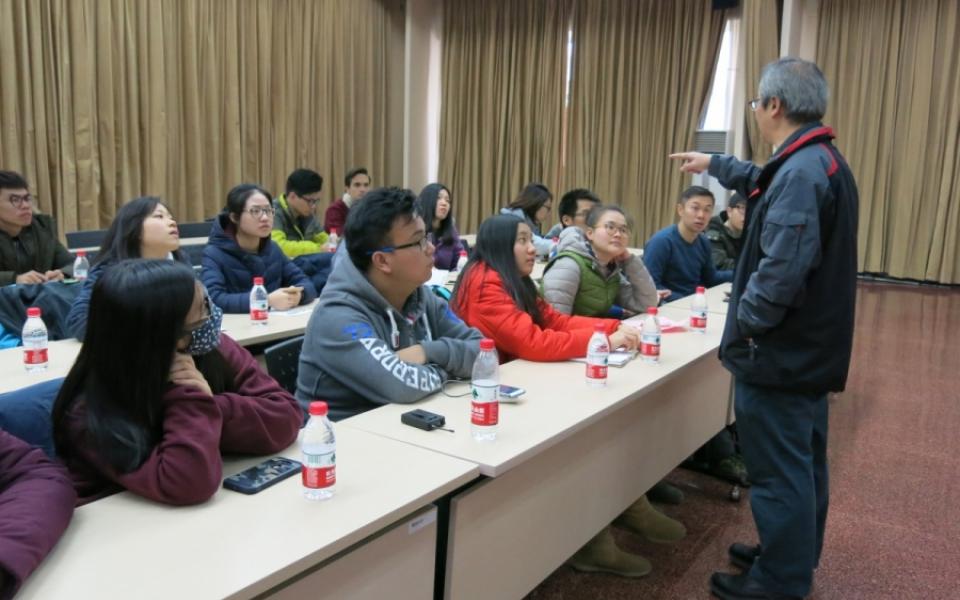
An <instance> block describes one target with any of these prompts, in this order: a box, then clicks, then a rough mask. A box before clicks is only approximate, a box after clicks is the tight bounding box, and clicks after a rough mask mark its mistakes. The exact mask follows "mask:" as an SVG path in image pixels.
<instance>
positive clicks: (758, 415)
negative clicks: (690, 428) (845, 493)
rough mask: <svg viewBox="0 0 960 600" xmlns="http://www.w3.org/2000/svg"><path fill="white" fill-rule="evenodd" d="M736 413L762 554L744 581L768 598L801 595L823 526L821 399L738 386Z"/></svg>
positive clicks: (824, 479) (825, 498) (823, 408)
mask: <svg viewBox="0 0 960 600" xmlns="http://www.w3.org/2000/svg"><path fill="white" fill-rule="evenodd" d="M735 409H736V414H737V428H738V431H739V433H740V449H741V451H742V453H743V460H744V463H745V464H746V466H747V471H748V472H749V473H750V481H751V483H752V487H751V488H750V507H751V508H752V509H753V519H754V521H755V522H756V524H757V532H758V534H759V535H760V544H761V546H762V547H763V551H762V553H761V554H760V557H759V558H758V559H757V561H756V562H755V563H754V565H753V568H752V569H751V570H750V577H751V578H752V579H754V580H756V581H757V582H759V583H760V584H761V585H763V586H764V587H765V588H766V589H767V590H768V591H771V592H777V593H780V594H787V595H791V596H801V597H802V596H806V595H808V594H809V593H810V587H811V584H812V583H813V569H814V568H816V566H817V565H818V564H819V562H820V551H821V549H822V548H823V530H824V525H825V524H826V519H827V505H828V498H829V491H828V483H827V421H828V418H827V395H826V394H807V393H796V392H788V391H784V390H773V389H769V388H762V387H757V386H753V385H750V384H747V383H742V382H740V381H737V382H736V401H735Z"/></svg>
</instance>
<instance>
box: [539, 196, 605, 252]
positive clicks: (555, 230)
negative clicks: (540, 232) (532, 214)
mask: <svg viewBox="0 0 960 600" xmlns="http://www.w3.org/2000/svg"><path fill="white" fill-rule="evenodd" d="M598 204H600V198H598V197H597V195H596V194H594V193H593V192H591V191H590V190H588V189H584V188H577V189H574V190H570V191H569V192H567V193H566V194H564V195H563V197H562V198H560V208H559V209H558V212H559V213H560V222H559V223H557V224H556V225H554V226H553V227H551V228H550V231H548V232H547V235H545V236H544V237H545V238H547V239H550V240H552V239H554V238H557V237H560V232H561V231H563V230H564V229H566V228H567V227H579V228H580V229H585V228H586V223H587V213H589V212H590V209H592V208H593V207H594V206H597V205H598Z"/></svg>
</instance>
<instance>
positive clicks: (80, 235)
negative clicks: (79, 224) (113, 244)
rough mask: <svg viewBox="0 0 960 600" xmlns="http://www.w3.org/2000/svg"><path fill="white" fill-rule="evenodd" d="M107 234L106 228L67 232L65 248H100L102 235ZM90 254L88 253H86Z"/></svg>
mask: <svg viewBox="0 0 960 600" xmlns="http://www.w3.org/2000/svg"><path fill="white" fill-rule="evenodd" d="M106 235H107V230H106V229H89V230H87V231H74V232H71V233H68V234H67V249H69V250H74V249H76V248H100V245H101V244H102V243H103V238H104V236H106ZM87 256H88V257H89V256H90V253H89V252H88V253H87Z"/></svg>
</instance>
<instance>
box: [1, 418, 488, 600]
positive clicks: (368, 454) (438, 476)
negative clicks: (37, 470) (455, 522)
mask: <svg viewBox="0 0 960 600" xmlns="http://www.w3.org/2000/svg"><path fill="white" fill-rule="evenodd" d="M337 443H338V447H337V459H338V461H337V462H338V464H337V485H338V488H337V491H336V495H335V496H334V498H332V499H331V500H328V501H324V502H310V501H308V500H305V499H304V498H303V497H302V496H301V483H300V478H299V477H296V476H295V477H292V478H290V479H287V480H285V481H283V482H281V483H279V484H277V485H276V486H274V487H271V488H269V489H267V490H264V491H263V492H260V493H259V494H256V495H253V496H245V495H243V494H238V493H236V492H231V491H227V490H223V489H221V490H220V491H219V492H217V494H216V495H215V496H214V497H213V499H211V500H210V501H209V502H207V503H205V504H202V505H199V506H191V507H171V506H165V505H161V504H157V503H154V502H150V501H148V500H145V499H143V498H140V497H138V496H135V495H133V494H130V493H126V492H125V493H121V494H117V495H115V496H111V497H109V498H105V499H103V500H100V501H97V502H94V503H92V504H89V505H87V506H83V507H81V508H79V509H77V511H76V513H75V515H74V517H73V522H72V523H71V524H70V527H69V528H68V529H67V532H66V534H65V535H64V537H63V538H62V539H61V540H60V542H59V544H58V545H57V546H56V548H55V549H54V551H53V552H52V553H51V554H50V556H48V557H47V559H46V560H45V561H44V563H43V564H42V565H41V567H40V568H39V569H38V570H37V571H36V572H35V573H34V574H33V575H32V577H31V578H30V579H29V580H28V581H27V584H26V585H25V586H24V588H23V589H22V591H21V592H20V594H19V595H18V597H19V598H37V599H46V598H75V599H82V598H91V599H93V598H96V599H98V600H103V599H114V598H115V599H118V600H119V599H122V600H126V599H128V598H140V599H151V598H157V599H168V598H251V597H254V596H256V595H258V594H267V595H270V596H274V597H276V598H305V597H310V598H331V599H332V598H337V599H339V598H358V599H360V598H385V597H393V598H429V597H430V596H431V595H432V593H433V585H434V559H435V551H436V525H437V524H436V522H435V521H436V508H434V507H432V506H431V505H430V503H431V502H433V501H434V500H436V499H437V498H440V497H441V496H443V495H445V494H448V493H450V492H451V491H452V490H455V489H456V488H458V487H460V486H462V485H464V484H465V483H467V482H469V481H471V480H473V479H474V478H475V477H476V476H477V473H478V469H477V467H476V465H473V464H471V463H468V462H466V461H461V460H457V459H454V458H451V457H447V456H443V455H441V454H438V453H435V452H428V451H426V450H423V449H420V448H416V447H414V446H411V445H409V444H401V443H398V442H395V441H392V440H389V439H386V438H384V437H381V436H375V435H371V434H368V433H364V432H362V431H357V430H354V429H349V428H345V427H340V428H338V429H337ZM297 452H298V451H297V448H296V446H294V447H291V448H289V449H288V450H287V451H285V452H283V453H282V454H283V455H285V456H289V457H291V458H299V456H298V453H297ZM260 460H262V459H260V458H248V459H242V460H238V459H231V460H228V461H227V462H226V464H225V466H224V474H225V475H227V474H233V473H236V472H238V471H240V470H242V469H244V468H246V467H248V466H251V465H253V464H256V463H257V462H259V461H260ZM414 467H415V468H414Z"/></svg>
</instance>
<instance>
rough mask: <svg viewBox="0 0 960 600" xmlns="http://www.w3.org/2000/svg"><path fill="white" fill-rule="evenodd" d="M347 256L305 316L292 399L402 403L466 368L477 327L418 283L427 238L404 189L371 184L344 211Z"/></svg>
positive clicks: (341, 404)
mask: <svg viewBox="0 0 960 600" xmlns="http://www.w3.org/2000/svg"><path fill="white" fill-rule="evenodd" d="M344 243H346V244H347V252H348V256H347V257H345V258H344V260H342V261H340V263H338V264H337V267H336V268H335V269H334V270H333V273H332V274H331V275H330V281H328V282H327V287H325V288H324V289H323V293H322V294H321V295H320V303H319V306H318V307H317V310H315V311H314V312H313V315H312V316H311V317H310V322H309V323H308V324H307V331H306V335H305V337H304V340H303V351H302V352H301V354H300V370H299V376H298V378H297V400H299V401H300V403H301V405H302V406H303V407H304V408H306V406H307V404H308V403H309V402H310V401H311V400H314V399H317V398H320V399H323V400H326V401H327V403H328V404H329V407H330V415H331V418H333V419H343V418H346V417H349V416H353V415H356V414H359V413H361V412H364V411H366V410H370V409H371V408H376V407H377V406H380V405H382V404H386V403H390V402H393V403H398V404H408V403H410V402H416V401H417V400H419V399H421V398H423V397H425V396H429V395H430V394H432V393H434V392H437V391H439V390H440V388H441V386H442V385H443V382H444V381H445V380H446V379H449V378H452V377H460V378H469V377H470V372H471V370H472V368H473V361H474V359H475V358H476V356H477V353H479V351H480V338H481V336H480V332H478V331H477V330H476V329H471V328H469V327H467V326H466V325H464V324H463V322H462V321H461V320H460V319H458V318H457V317H456V316H455V315H454V314H453V313H452V312H450V309H449V308H448V307H447V303H446V302H444V301H443V300H441V299H440V298H438V297H437V296H435V295H434V294H433V292H431V291H430V290H429V289H427V288H426V287H424V285H423V284H424V283H426V282H427V281H428V280H429V279H430V274H431V271H432V269H433V244H431V243H430V239H429V238H428V237H427V230H426V226H425V224H424V222H423V219H422V218H421V217H420V215H419V214H418V213H417V205H416V197H415V196H414V195H413V192H411V191H410V190H402V189H398V188H380V189H375V190H373V191H371V192H370V193H369V194H367V196H366V197H365V198H364V200H363V202H362V203H360V204H359V205H357V206H355V207H354V208H353V209H352V210H351V211H350V216H349V218H348V219H347V229H346V237H345V242H344Z"/></svg>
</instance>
